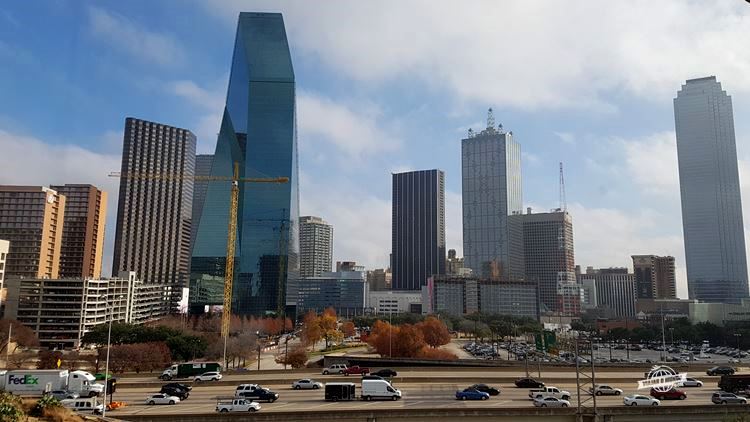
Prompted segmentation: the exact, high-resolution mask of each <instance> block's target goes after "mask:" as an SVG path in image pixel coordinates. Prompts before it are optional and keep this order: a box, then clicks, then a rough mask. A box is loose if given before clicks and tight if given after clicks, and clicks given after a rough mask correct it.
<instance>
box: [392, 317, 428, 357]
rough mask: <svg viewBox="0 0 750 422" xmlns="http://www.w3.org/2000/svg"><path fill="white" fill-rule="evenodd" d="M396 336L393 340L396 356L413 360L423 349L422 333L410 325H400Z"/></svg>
mask: <svg viewBox="0 0 750 422" xmlns="http://www.w3.org/2000/svg"><path fill="white" fill-rule="evenodd" d="M398 328H399V330H398V335H397V336H396V338H395V342H394V343H395V346H396V356H399V357H404V358H415V357H417V356H418V355H419V352H420V351H421V350H422V349H423V348H424V347H425V342H424V337H423V336H422V332H421V331H419V329H417V327H416V326H414V325H412V324H403V325H400V326H399V327H398Z"/></svg>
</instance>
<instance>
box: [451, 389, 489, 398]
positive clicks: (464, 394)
mask: <svg viewBox="0 0 750 422" xmlns="http://www.w3.org/2000/svg"><path fill="white" fill-rule="evenodd" d="M488 398H490V395H489V394H487V393H485V392H482V391H479V390H476V389H473V388H467V389H465V390H464V391H456V400H487V399H488Z"/></svg>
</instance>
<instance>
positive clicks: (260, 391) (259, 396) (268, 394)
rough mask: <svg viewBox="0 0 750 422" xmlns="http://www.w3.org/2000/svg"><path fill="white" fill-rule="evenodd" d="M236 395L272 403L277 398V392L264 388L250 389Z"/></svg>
mask: <svg viewBox="0 0 750 422" xmlns="http://www.w3.org/2000/svg"><path fill="white" fill-rule="evenodd" d="M238 397H243V398H247V399H253V400H256V401H267V402H269V403H273V402H275V401H276V400H278V399H279V393H275V392H273V391H271V390H268V389H265V388H257V389H255V390H251V391H243V392H242V393H239V395H238Z"/></svg>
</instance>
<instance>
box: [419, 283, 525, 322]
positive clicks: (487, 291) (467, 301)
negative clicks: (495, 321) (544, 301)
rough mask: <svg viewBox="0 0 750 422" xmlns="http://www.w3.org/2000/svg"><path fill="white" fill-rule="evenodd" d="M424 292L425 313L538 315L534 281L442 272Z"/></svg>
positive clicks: (428, 284)
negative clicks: (492, 278) (451, 274)
mask: <svg viewBox="0 0 750 422" xmlns="http://www.w3.org/2000/svg"><path fill="white" fill-rule="evenodd" d="M422 291H423V293H422V302H423V304H424V307H425V312H426V313H436V312H445V313H448V314H451V315H468V314H474V313H477V312H482V313H486V314H501V315H513V316H524V317H529V318H533V319H538V318H539V308H538V301H537V286H536V284H535V283H530V282H526V281H517V280H491V279H478V278H476V277H457V276H450V275H443V276H435V277H432V278H431V279H430V280H429V281H428V283H427V286H425V287H424V288H423V289H422Z"/></svg>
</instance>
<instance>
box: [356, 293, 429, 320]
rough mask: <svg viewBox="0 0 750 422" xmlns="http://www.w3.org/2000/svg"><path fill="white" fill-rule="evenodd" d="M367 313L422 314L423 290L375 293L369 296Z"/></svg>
mask: <svg viewBox="0 0 750 422" xmlns="http://www.w3.org/2000/svg"><path fill="white" fill-rule="evenodd" d="M367 303H368V308H367V312H369V313H374V314H375V315H393V314H403V313H411V314H421V313H422V291H421V290H391V291H381V292H373V291H370V294H369V295H368V300H367Z"/></svg>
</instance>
